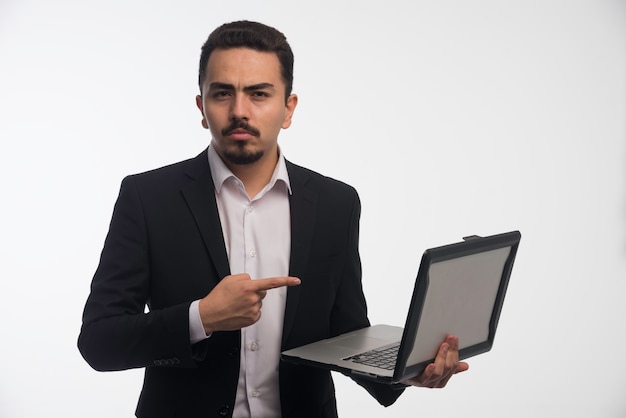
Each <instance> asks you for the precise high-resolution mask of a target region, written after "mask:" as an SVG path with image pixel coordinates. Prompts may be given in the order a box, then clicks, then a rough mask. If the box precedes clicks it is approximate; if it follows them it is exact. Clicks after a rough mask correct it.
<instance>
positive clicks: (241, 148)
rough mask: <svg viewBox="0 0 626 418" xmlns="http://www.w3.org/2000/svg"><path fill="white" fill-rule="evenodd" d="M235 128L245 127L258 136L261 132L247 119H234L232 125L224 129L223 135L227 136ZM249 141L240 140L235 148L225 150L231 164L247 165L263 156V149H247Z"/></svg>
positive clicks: (225, 155) (225, 156) (226, 157)
mask: <svg viewBox="0 0 626 418" xmlns="http://www.w3.org/2000/svg"><path fill="white" fill-rule="evenodd" d="M235 129H245V130H246V131H248V132H249V133H250V134H252V135H254V136H256V137H258V136H259V135H260V132H259V130H258V129H257V128H255V127H254V126H251V125H249V124H248V121H247V120H246V119H239V118H237V119H234V120H232V121H231V123H230V125H229V126H227V127H226V128H224V129H222V135H224V136H226V135H228V134H229V132H231V131H234V130H235ZM246 146H247V142H238V143H237V144H236V145H235V146H234V148H233V149H229V150H224V158H225V159H227V160H228V162H230V163H231V164H238V165H247V164H253V163H256V162H257V161H259V160H260V159H261V157H263V150H260V151H249V150H247V149H246Z"/></svg>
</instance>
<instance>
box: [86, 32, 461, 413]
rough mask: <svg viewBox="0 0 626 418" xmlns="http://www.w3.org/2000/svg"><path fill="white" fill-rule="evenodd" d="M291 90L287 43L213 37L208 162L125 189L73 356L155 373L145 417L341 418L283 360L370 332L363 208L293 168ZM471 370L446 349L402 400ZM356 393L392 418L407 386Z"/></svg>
mask: <svg viewBox="0 0 626 418" xmlns="http://www.w3.org/2000/svg"><path fill="white" fill-rule="evenodd" d="M292 80H293V54H292V52H291V49H290V47H289V45H288V43H287V41H286V39H285V37H284V36H283V35H282V34H281V33H280V32H278V31H277V30H275V29H273V28H270V27H268V26H265V25H262V24H259V23H254V22H247V21H243V22H234V23H230V24H226V25H223V26H221V27H219V28H218V29H216V30H215V31H214V32H213V33H212V34H211V35H210V36H209V39H208V40H207V42H206V43H205V45H204V46H203V48H202V56H201V60H200V71H199V85H200V95H198V97H197V99H196V102H197V106H198V108H199V109H200V111H201V113H202V125H203V127H204V128H206V129H209V130H210V132H211V135H212V140H211V145H210V147H209V148H208V149H207V150H205V151H203V152H202V153H201V154H200V155H198V156H197V157H195V158H193V159H190V160H187V161H183V162H180V163H177V164H174V165H171V166H167V167H163V168H160V169H157V170H153V171H150V172H147V173H143V174H138V175H134V176H129V177H127V178H125V179H124V181H123V182H122V186H121V190H120V195H119V197H118V200H117V203H116V205H115V209H114V212H113V217H112V220H111V225H110V230H109V233H108V235H107V238H106V241H105V245H104V249H103V251H102V256H101V260H100V264H99V266H98V269H97V271H96V273H95V275H94V278H93V282H92V288H91V294H90V296H89V298H88V300H87V303H86V306H85V311H84V315H83V327H82V329H81V334H80V337H79V341H78V345H79V348H80V351H81V353H82V355H83V356H84V358H85V359H86V360H87V362H88V363H89V364H90V365H91V366H92V367H93V368H95V369H97V370H123V369H129V368H139V367H142V368H143V367H145V368H146V370H145V380H144V385H143V390H142V392H141V396H140V399H139V403H138V406H137V410H136V414H137V416H138V417H206V416H233V417H280V416H282V417H309V416H310V417H336V416H337V410H336V402H335V395H334V388H333V383H332V379H331V376H330V373H329V372H328V371H325V370H321V369H315V368H309V367H303V366H298V365H293V364H286V363H281V362H280V352H281V350H284V349H288V348H292V347H296V346H299V345H302V344H306V343H309V342H313V341H316V340H319V339H322V338H328V337H331V336H334V335H337V334H339V333H342V332H347V331H350V330H354V329H358V328H362V327H365V326H367V325H369V321H368V319H367V312H366V303H365V298H364V296H363V291H362V288H361V268H360V259H359V254H358V222H359V215H360V202H359V199H358V196H357V194H356V191H355V190H354V189H353V188H351V187H350V186H347V185H345V184H343V183H341V182H338V181H335V180H332V179H329V178H326V177H323V176H321V175H319V174H317V173H314V172H312V171H310V170H307V169H304V168H302V167H298V166H296V165H294V164H292V163H290V162H288V161H286V160H285V159H284V157H283V155H282V153H281V151H280V149H279V146H278V142H277V139H278V134H279V132H280V130H281V129H286V128H288V127H289V126H290V124H291V118H292V115H293V112H294V110H295V108H296V105H297V103H298V98H297V96H296V95H295V94H292V93H291V87H292ZM146 306H148V308H149V311H148V312H145V311H144V310H145V307H146ZM465 369H467V364H465V363H462V362H459V361H458V341H457V340H456V338H454V337H449V338H448V339H447V340H446V341H445V342H444V343H442V345H441V347H440V351H439V354H438V356H437V360H436V361H435V363H434V364H432V365H430V366H429V367H428V368H427V369H426V371H425V372H424V374H423V375H422V376H420V377H418V378H416V379H414V380H412V381H408V382H406V385H416V386H429V387H443V386H445V384H446V383H447V381H448V379H449V378H450V376H451V375H452V374H454V373H455V372H458V371H463V370H465ZM357 383H359V384H360V385H362V386H363V387H365V388H366V389H367V390H368V392H370V393H371V394H372V395H373V396H375V397H376V399H377V400H378V401H379V402H380V403H381V404H383V405H390V404H391V403H393V402H394V401H395V400H396V399H397V397H398V396H399V395H400V394H401V393H402V390H403V388H404V387H405V385H399V386H400V387H390V386H385V385H380V384H375V383H372V382H367V381H358V382H357Z"/></svg>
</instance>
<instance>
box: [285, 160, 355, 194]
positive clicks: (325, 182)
mask: <svg viewBox="0 0 626 418" xmlns="http://www.w3.org/2000/svg"><path fill="white" fill-rule="evenodd" d="M286 163H287V172H288V173H289V180H290V182H291V183H292V187H296V188H297V187H299V186H304V187H307V188H313V189H318V190H320V191H324V192H326V193H328V192H335V193H340V194H349V195H356V194H357V192H356V189H355V188H354V187H352V186H351V185H349V184H348V183H345V182H343V181H341V180H338V179H335V178H333V177H329V176H326V175H324V174H321V173H319V172H317V171H314V170H311V169H310V168H306V167H302V166H300V165H297V164H294V163H292V162H290V161H286Z"/></svg>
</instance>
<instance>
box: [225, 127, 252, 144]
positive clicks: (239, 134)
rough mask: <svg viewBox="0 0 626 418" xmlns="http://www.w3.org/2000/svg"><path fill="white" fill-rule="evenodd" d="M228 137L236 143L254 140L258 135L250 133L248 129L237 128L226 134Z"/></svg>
mask: <svg viewBox="0 0 626 418" xmlns="http://www.w3.org/2000/svg"><path fill="white" fill-rule="evenodd" d="M226 136H228V137H229V138H232V139H234V140H236V141H247V140H249V139H252V138H254V137H255V136H256V135H255V134H254V133H253V132H250V131H248V130H247V129H243V128H237V129H233V130H231V131H228V132H226Z"/></svg>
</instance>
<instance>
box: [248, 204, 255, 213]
mask: <svg viewBox="0 0 626 418" xmlns="http://www.w3.org/2000/svg"><path fill="white" fill-rule="evenodd" d="M253 210H254V206H252V205H250V206H248V208H247V209H246V212H248V213H252V211H253Z"/></svg>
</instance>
